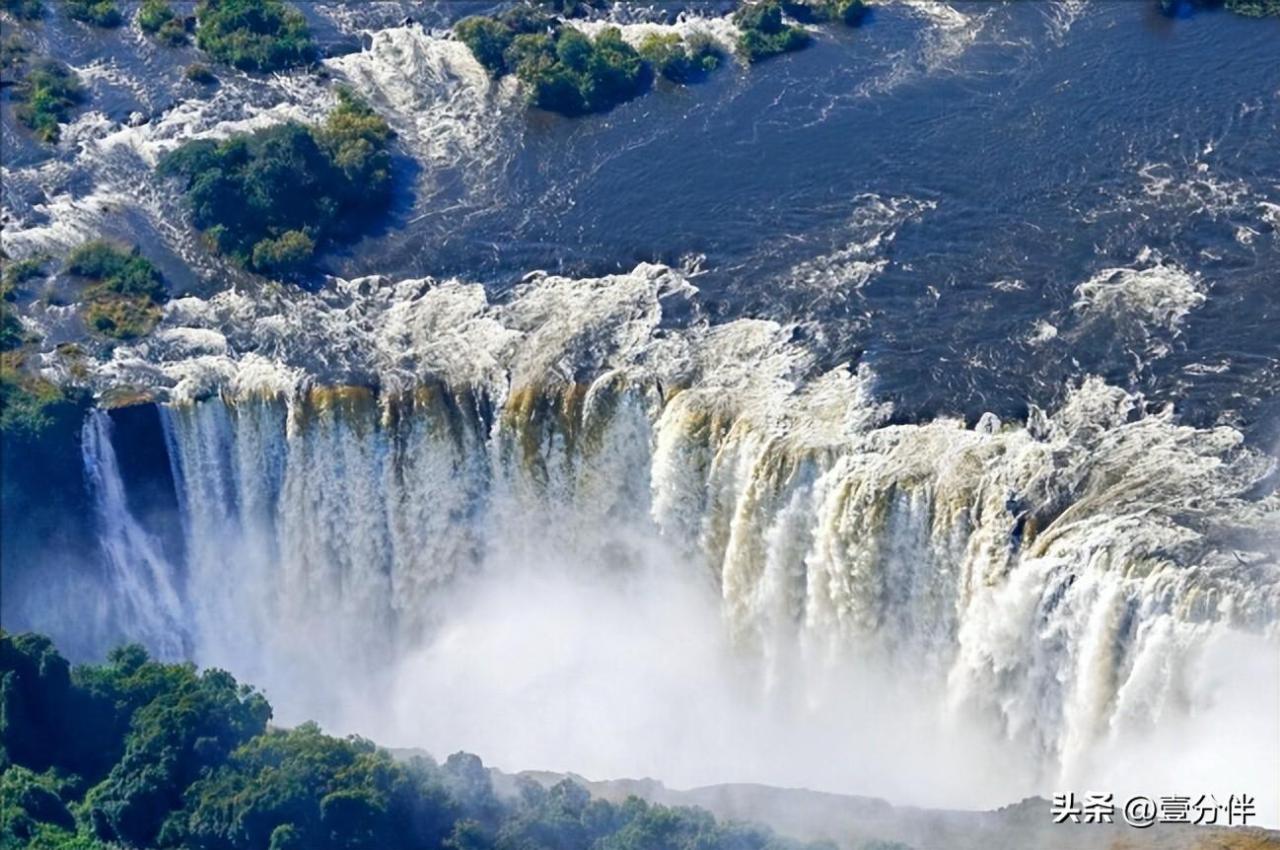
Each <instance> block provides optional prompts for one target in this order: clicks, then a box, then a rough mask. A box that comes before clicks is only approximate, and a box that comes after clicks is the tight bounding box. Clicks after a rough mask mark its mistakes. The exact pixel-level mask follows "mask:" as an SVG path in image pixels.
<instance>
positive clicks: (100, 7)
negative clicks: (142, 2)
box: [62, 0, 124, 29]
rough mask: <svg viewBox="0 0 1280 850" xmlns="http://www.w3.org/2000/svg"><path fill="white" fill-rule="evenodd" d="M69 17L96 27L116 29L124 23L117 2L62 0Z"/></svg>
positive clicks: (110, 0) (104, 0)
mask: <svg viewBox="0 0 1280 850" xmlns="http://www.w3.org/2000/svg"><path fill="white" fill-rule="evenodd" d="M62 3H63V7H64V8H65V9H66V11H67V17H68V18H71V19H72V20H73V21H80V22H81V23H85V24H93V25H94V26H96V27H105V28H108V29H110V28H114V27H118V26H120V24H122V23H124V18H123V17H122V16H121V15H120V9H119V8H118V7H117V6H116V2H115V0H62Z"/></svg>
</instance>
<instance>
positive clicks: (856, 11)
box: [782, 0, 867, 27]
mask: <svg viewBox="0 0 1280 850" xmlns="http://www.w3.org/2000/svg"><path fill="white" fill-rule="evenodd" d="M782 9H783V11H785V12H786V13H787V14H788V15H790V16H791V17H793V18H796V19H798V20H801V21H839V22H841V23H843V24H846V25H847V26H851V27H856V26H858V25H859V24H861V23H862V20H863V18H864V17H866V14H867V4H866V0H782Z"/></svg>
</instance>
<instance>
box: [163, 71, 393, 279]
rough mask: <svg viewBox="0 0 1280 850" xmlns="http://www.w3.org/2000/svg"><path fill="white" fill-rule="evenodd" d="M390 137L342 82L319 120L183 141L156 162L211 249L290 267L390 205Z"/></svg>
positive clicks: (263, 266) (263, 267)
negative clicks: (179, 190) (176, 184)
mask: <svg viewBox="0 0 1280 850" xmlns="http://www.w3.org/2000/svg"><path fill="white" fill-rule="evenodd" d="M390 139H391V128H390V127H389V126H388V125H387V123H386V121H384V120H383V119H382V118H380V117H379V116H378V115H377V114H376V113H374V112H373V110H372V109H370V108H369V107H368V106H367V105H366V104H365V103H363V102H362V101H360V100H358V99H357V98H355V97H354V96H352V95H351V94H350V93H348V92H345V91H344V92H341V93H340V97H339V102H338V105H337V107H335V108H334V110H333V111H332V112H330V113H329V116H328V118H326V120H325V122H324V123H323V124H321V125H318V126H304V125H302V124H297V123H287V124H281V125H278V126H275V127H270V128H267V129H265V130H259V131H257V132H255V133H251V134H239V135H235V136H232V137H231V138H229V139H226V140H225V141H222V142H212V141H195V142H189V143H188V144H186V145H183V146H182V147H180V148H178V149H177V150H175V151H173V152H172V153H170V154H168V155H167V156H166V157H164V159H162V160H161V163H160V170H161V173H163V174H167V175H174V176H180V177H182V178H183V179H184V181H185V185H184V191H185V192H186V196H187V202H188V204H189V206H190V208H191V211H192V220H193V223H194V224H195V226H196V228H197V229H199V230H200V231H202V232H203V233H204V234H205V236H206V238H207V239H208V240H209V242H210V243H211V244H212V246H213V247H214V248H215V249H216V250H217V251H219V252H220V253H223V254H226V255H228V256H230V257H231V258H233V259H234V260H236V261H237V262H238V263H240V264H241V265H244V266H247V267H248V268H251V269H255V270H257V271H281V270H284V269H286V268H288V269H296V268H298V267H300V266H301V265H303V264H305V262H306V260H308V259H310V256H311V254H312V253H313V252H314V251H315V249H316V248H317V247H318V246H319V245H321V244H323V243H324V242H326V241H328V240H332V239H336V238H341V237H344V236H346V235H347V234H349V233H351V232H353V231H354V230H355V229H356V227H355V226H354V225H355V224H356V223H358V222H360V221H361V220H362V219H365V218H367V217H368V216H370V215H372V214H373V213H375V212H378V211H380V210H382V209H384V208H385V207H386V206H387V205H388V204H389V202H390V199H391V154H390V151H389V149H388V147H389V143H390ZM304 249H305V255H304Z"/></svg>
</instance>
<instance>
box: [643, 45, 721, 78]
mask: <svg viewBox="0 0 1280 850" xmlns="http://www.w3.org/2000/svg"><path fill="white" fill-rule="evenodd" d="M639 53H640V58H642V59H644V61H645V62H648V63H649V66H650V67H652V68H653V70H654V71H656V72H657V73H658V74H661V75H662V76H663V77H665V78H666V79H668V80H671V81H672V82H675V83H690V82H694V81H696V80H699V79H701V78H702V77H705V76H706V75H707V74H709V73H711V72H712V71H714V70H715V69H716V68H719V67H720V63H721V62H723V61H724V53H723V52H721V50H720V48H719V46H718V45H717V44H716V43H715V41H714V40H713V39H711V38H710V37H709V36H705V35H695V36H691V37H690V38H689V39H688V40H687V41H685V40H683V39H681V38H680V36H678V35H676V34H674V33H671V34H669V35H661V34H659V33H652V34H650V35H647V36H645V38H644V41H642V42H640V48H639Z"/></svg>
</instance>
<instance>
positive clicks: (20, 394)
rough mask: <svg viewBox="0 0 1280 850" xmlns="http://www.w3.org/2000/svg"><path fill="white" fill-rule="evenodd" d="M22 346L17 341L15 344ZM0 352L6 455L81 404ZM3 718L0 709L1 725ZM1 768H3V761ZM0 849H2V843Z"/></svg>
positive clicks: (17, 354) (19, 356)
mask: <svg viewBox="0 0 1280 850" xmlns="http://www.w3.org/2000/svg"><path fill="white" fill-rule="evenodd" d="M3 310H4V315H5V316H6V317H7V316H10V315H11V311H10V310H9V308H8V306H7V305H6V306H5V307H4V308H3ZM24 342H25V340H24V339H19V340H17V342H16V344H17V345H21V344H23V343H24ZM3 348H4V349H5V350H4V351H3V352H2V353H0V434H3V436H4V444H5V450H6V453H8V451H9V449H10V448H11V447H12V446H13V445H14V443H15V442H18V443H26V442H28V441H31V440H32V439H33V438H36V437H38V436H39V435H41V434H43V433H44V432H46V431H47V430H48V429H49V428H51V427H52V426H54V425H55V424H59V423H61V424H67V423H69V422H72V421H73V420H75V419H76V418H78V415H79V410H80V404H81V403H82V400H80V399H79V398H78V397H77V396H75V395H73V394H69V393H68V392H66V391H65V390H63V389H61V388H60V387H58V386H57V385H56V384H54V383H52V382H50V381H48V380H45V379H44V378H42V377H40V376H39V375H37V374H35V373H34V372H32V371H31V370H29V369H28V368H27V361H26V356H25V355H24V353H23V352H22V351H18V350H12V348H13V347H12V346H11V345H10V340H8V339H6V340H5V342H4V345H3ZM73 427H74V426H73ZM14 457H15V456H14V455H12V454H11V455H10V458H14ZM2 663H3V662H2V661H0V664H2ZM3 685H4V683H3V681H0V706H2V705H3V696H4V687H3ZM2 718H3V708H2V707H0V725H2V724H3V722H4V721H3V719H2ZM0 764H4V760H3V758H0ZM0 848H5V845H4V843H3V841H0Z"/></svg>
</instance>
